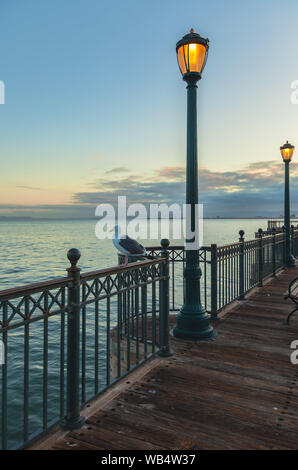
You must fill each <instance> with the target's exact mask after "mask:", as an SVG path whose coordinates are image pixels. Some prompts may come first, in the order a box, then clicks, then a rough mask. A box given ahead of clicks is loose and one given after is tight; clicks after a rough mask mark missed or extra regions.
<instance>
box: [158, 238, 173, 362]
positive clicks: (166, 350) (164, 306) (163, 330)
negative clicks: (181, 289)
mask: <svg viewBox="0 0 298 470" xmlns="http://www.w3.org/2000/svg"><path fill="white" fill-rule="evenodd" d="M169 244H170V242H169V240H167V239H166V238H163V239H162V240H161V246H162V250H161V255H162V257H163V258H164V259H165V262H164V263H162V264H161V275H162V280H161V281H160V287H159V352H158V355H159V356H161V357H169V356H172V355H173V351H172V350H171V348H170V343H169V313H170V308H169V300H170V299H169V294H170V291H169V253H168V250H167V248H168V246H169Z"/></svg>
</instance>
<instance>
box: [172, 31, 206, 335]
mask: <svg viewBox="0 0 298 470" xmlns="http://www.w3.org/2000/svg"><path fill="white" fill-rule="evenodd" d="M208 48H209V41H208V39H204V38H202V37H201V36H200V35H199V34H197V33H195V32H194V30H193V29H191V30H190V33H189V34H186V36H184V37H183V38H182V39H181V41H179V42H178V43H177V45H176V52H177V59H178V65H179V68H180V71H181V73H182V76H183V80H185V81H186V83H187V87H186V88H187V165H186V204H187V205H188V207H190V211H189V212H190V215H188V214H189V212H188V211H187V212H188V214H187V216H186V217H187V218H186V226H187V227H188V229H189V228H190V229H191V231H192V233H195V236H197V234H198V230H197V224H198V221H197V217H196V211H198V206H197V204H198V156H197V82H198V81H199V80H200V79H201V73H202V71H203V69H204V66H205V64H206V60H207V55H208ZM188 218H190V220H188ZM183 275H184V281H185V299H184V305H183V307H182V309H181V311H180V313H179V315H178V317H177V323H176V325H175V327H174V329H173V334H174V336H175V337H176V338H182V339H191V340H201V339H210V338H212V337H214V336H215V332H214V330H213V328H212V327H211V326H210V323H209V317H208V315H207V314H206V312H205V311H204V310H203V308H202V304H201V294H200V278H201V275H202V272H201V270H200V266H199V251H198V249H190V250H186V266H185V269H184V274H183Z"/></svg>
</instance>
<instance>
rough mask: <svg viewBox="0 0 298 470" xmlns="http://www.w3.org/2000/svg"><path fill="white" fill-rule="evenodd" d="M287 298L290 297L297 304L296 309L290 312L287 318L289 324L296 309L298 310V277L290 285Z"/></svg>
mask: <svg viewBox="0 0 298 470" xmlns="http://www.w3.org/2000/svg"><path fill="white" fill-rule="evenodd" d="M285 299H290V300H292V302H293V303H294V304H295V308H294V310H292V311H291V312H290V313H289V315H288V318H287V320H286V324H287V325H289V324H290V318H291V316H292V315H293V313H295V312H296V310H298V277H295V278H294V279H293V280H292V281H291V282H290V284H289V287H288V293H287V295H286V296H285Z"/></svg>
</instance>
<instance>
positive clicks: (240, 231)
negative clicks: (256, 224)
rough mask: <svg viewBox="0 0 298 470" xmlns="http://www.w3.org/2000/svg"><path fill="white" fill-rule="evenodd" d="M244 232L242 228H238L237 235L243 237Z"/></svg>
mask: <svg viewBox="0 0 298 470" xmlns="http://www.w3.org/2000/svg"><path fill="white" fill-rule="evenodd" d="M244 234H245V232H244V230H239V235H240V237H241V238H243V236H244Z"/></svg>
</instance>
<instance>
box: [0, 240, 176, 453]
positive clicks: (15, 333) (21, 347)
mask: <svg viewBox="0 0 298 470" xmlns="http://www.w3.org/2000/svg"><path fill="white" fill-rule="evenodd" d="M160 254H161V256H160V257H158V258H156V259H154V260H150V261H149V260H146V261H141V262H136V263H131V264H129V265H128V266H125V267H124V266H116V267H114V268H109V269H105V270H100V271H94V272H89V273H83V274H81V273H80V269H79V268H78V267H77V262H78V259H79V257H80V253H79V251H78V250H75V249H72V250H70V251H69V252H68V258H69V260H70V262H71V267H70V268H68V269H67V271H68V276H67V277H63V278H59V279H55V280H52V281H47V282H42V283H38V284H31V285H29V286H23V287H19V288H15V289H9V290H6V291H2V292H0V334H1V336H2V341H3V345H4V364H3V365H2V366H1V367H0V369H1V376H0V380H1V381H0V383H1V406H0V422H1V429H0V431H1V440H0V442H1V444H0V445H1V447H2V449H11V448H21V447H23V446H25V445H27V444H28V443H29V442H30V441H31V440H32V439H34V438H35V437H36V436H38V435H41V434H42V433H45V432H47V431H48V430H49V428H50V427H51V426H52V425H53V424H55V423H58V422H59V421H60V422H61V426H62V427H64V428H65V429H75V428H78V427H80V426H81V425H82V424H83V422H84V418H83V417H82V416H81V415H80V410H81V408H82V406H83V405H86V404H87V403H88V401H89V400H91V399H92V398H94V397H96V396H97V395H98V394H99V393H102V392H103V391H105V390H106V389H107V388H108V387H110V386H111V385H112V384H113V383H115V382H116V381H118V380H119V379H121V378H122V377H124V376H125V375H126V374H129V373H130V372H131V371H132V370H134V369H135V368H136V367H138V366H139V365H141V364H142V363H143V362H144V361H146V360H148V359H149V358H150V357H151V356H152V355H154V354H155V353H158V354H159V355H161V356H167V355H169V354H171V352H170V349H169V341H168V314H169V305H168V295H167V292H168V282H169V273H168V254H167V250H166V247H163V248H162V249H161V250H160ZM132 302H133V308H128V306H129V305H131V303H132ZM149 312H151V313H149ZM125 329H126V330H125ZM87 406H88V405H87Z"/></svg>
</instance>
